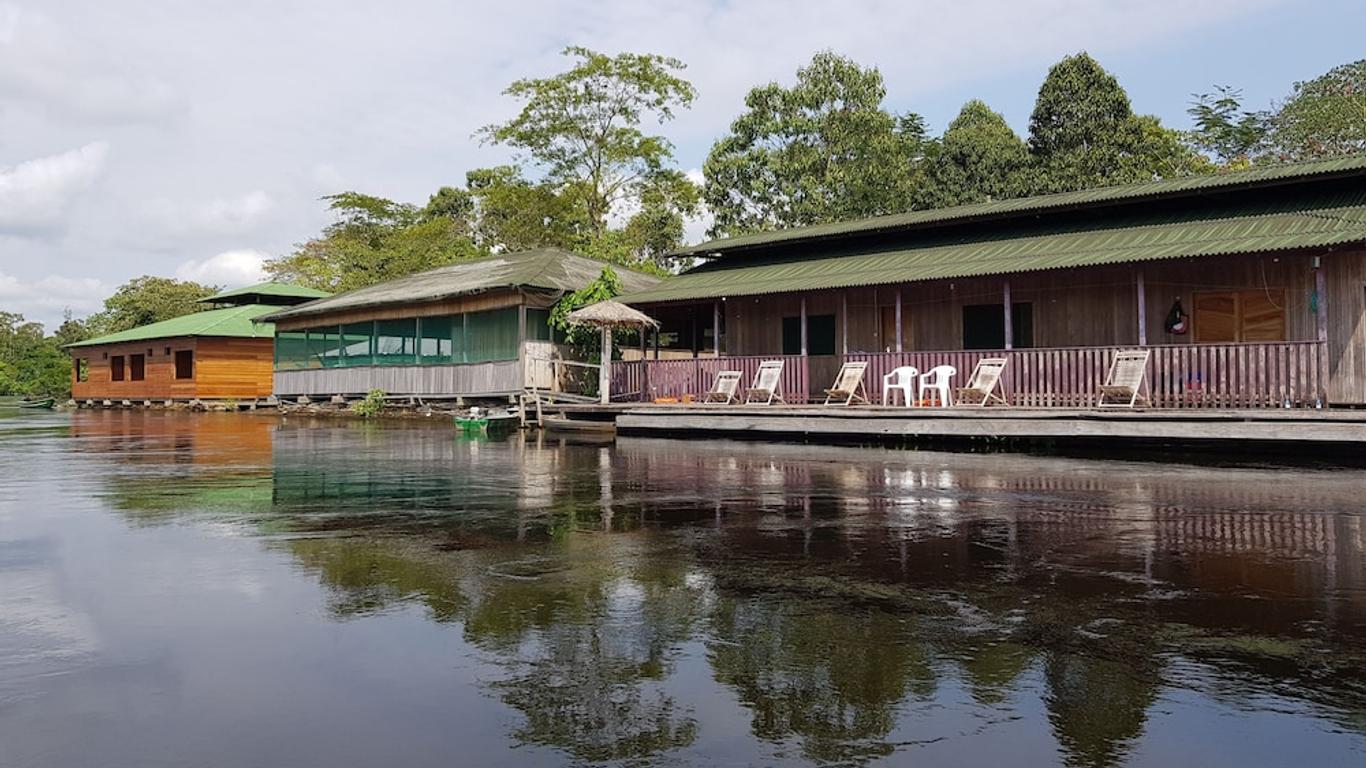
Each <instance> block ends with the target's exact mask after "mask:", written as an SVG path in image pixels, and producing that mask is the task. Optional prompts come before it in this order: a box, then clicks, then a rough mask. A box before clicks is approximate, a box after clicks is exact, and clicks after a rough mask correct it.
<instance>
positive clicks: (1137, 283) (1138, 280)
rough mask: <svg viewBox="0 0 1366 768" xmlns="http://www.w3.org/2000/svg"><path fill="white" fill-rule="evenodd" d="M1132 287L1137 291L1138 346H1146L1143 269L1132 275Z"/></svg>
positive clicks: (1145, 306) (1146, 315)
mask: <svg viewBox="0 0 1366 768" xmlns="http://www.w3.org/2000/svg"><path fill="white" fill-rule="evenodd" d="M1134 287H1135V289H1136V290H1137V291H1138V296H1137V298H1138V346H1140V347H1146V346H1148V292H1147V289H1146V287H1145V286H1144V284H1143V270H1141V269H1140V270H1138V273H1137V274H1135V275H1134Z"/></svg>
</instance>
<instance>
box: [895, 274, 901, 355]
mask: <svg viewBox="0 0 1366 768" xmlns="http://www.w3.org/2000/svg"><path fill="white" fill-rule="evenodd" d="M896 351H898V352H900V351H902V346H901V286H899V285H898V286H897V287H896Z"/></svg>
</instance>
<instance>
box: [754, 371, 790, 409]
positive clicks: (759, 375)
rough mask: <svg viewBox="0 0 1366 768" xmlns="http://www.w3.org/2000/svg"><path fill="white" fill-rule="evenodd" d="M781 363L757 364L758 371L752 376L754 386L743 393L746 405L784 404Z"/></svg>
mask: <svg viewBox="0 0 1366 768" xmlns="http://www.w3.org/2000/svg"><path fill="white" fill-rule="evenodd" d="M782 388H783V361H782V360H765V361H764V362H762V363H759V370H758V371H757V372H756V373H755V374H754V385H753V386H751V387H750V388H749V391H748V392H746V393H745V402H746V403H759V404H762V405H771V404H773V403H784V404H786V403H787V401H786V400H784V399H783V393H782Z"/></svg>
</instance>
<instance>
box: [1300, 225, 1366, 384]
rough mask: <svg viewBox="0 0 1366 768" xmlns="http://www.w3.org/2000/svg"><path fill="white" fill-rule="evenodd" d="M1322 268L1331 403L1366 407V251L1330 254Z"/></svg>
mask: <svg viewBox="0 0 1366 768" xmlns="http://www.w3.org/2000/svg"><path fill="white" fill-rule="evenodd" d="M1323 267H1324V276H1325V278H1326V281H1327V285H1326V286H1325V288H1326V292H1327V294H1328V296H1327V300H1328V372H1329V376H1328V402H1330V403H1353V404H1366V249H1353V250H1348V251H1341V252H1337V253H1329V254H1327V255H1325V256H1324V257H1323ZM1307 313H1308V311H1307V310H1306V314H1307Z"/></svg>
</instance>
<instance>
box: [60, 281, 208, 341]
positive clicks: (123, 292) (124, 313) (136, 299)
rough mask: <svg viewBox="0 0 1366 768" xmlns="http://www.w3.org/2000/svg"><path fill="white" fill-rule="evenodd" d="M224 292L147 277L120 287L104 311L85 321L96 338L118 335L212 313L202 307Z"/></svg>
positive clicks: (206, 306)
mask: <svg viewBox="0 0 1366 768" xmlns="http://www.w3.org/2000/svg"><path fill="white" fill-rule="evenodd" d="M219 290H220V289H219V288H218V287H216V286H212V285H202V284H200V283H196V282H193V281H190V280H176V279H174V278H170V277H153V276H151V275H143V276H142V277H138V278H134V279H132V280H129V281H128V282H126V283H124V284H123V285H121V286H119V288H118V290H116V291H115V292H114V295H113V296H110V297H109V298H107V299H105V300H104V311H103V312H98V313H96V314H94V315H92V316H90V317H89V318H87V320H86V321H85V326H86V328H87V329H88V330H89V331H90V332H92V335H102V334H106V333H118V332H119V331H126V330H128V329H129V328H136V327H138V326H141V325H147V324H148V323H157V322H161V321H162V320H170V319H171V318H174V317H180V316H182V315H188V314H191V313H193V312H201V311H203V310H205V309H209V308H210V307H209V305H207V304H203V303H201V300H202V299H206V298H208V297H210V296H212V295H214V294H215V293H218V291H219Z"/></svg>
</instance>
